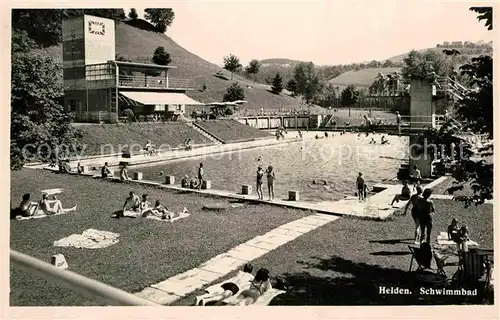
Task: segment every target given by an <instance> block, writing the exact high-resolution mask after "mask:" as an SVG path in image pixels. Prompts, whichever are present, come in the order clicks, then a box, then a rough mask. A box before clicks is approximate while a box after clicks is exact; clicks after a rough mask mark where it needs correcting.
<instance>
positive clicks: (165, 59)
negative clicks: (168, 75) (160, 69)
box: [151, 46, 172, 66]
mask: <svg viewBox="0 0 500 320" xmlns="http://www.w3.org/2000/svg"><path fill="white" fill-rule="evenodd" d="M151 61H153V63H154V64H159V65H161V66H168V64H169V63H170V62H171V61H172V60H171V59H170V54H169V53H168V52H166V51H165V48H164V47H161V46H160V47H157V48H156V49H155V52H154V53H153V58H152V59H151Z"/></svg>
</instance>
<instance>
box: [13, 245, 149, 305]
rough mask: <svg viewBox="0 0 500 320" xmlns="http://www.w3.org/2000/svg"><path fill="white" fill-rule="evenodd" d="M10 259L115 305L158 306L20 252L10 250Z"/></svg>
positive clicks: (50, 279) (75, 289) (31, 271)
mask: <svg viewBox="0 0 500 320" xmlns="http://www.w3.org/2000/svg"><path fill="white" fill-rule="evenodd" d="M10 261H11V263H13V264H14V265H16V266H17V267H18V268H19V269H22V270H24V271H26V272H28V273H31V274H33V275H37V276H40V277H42V278H44V279H45V280H48V281H52V282H54V283H57V284H58V285H60V286H63V287H65V288H68V289H70V290H72V291H75V292H77V293H80V294H83V295H85V296H87V297H88V298H90V299H93V300H98V301H100V302H105V303H107V304H108V305H113V306H158V304H155V303H153V302H151V301H149V300H145V299H142V298H139V297H137V296H135V295H133V294H131V293H128V292H125V291H122V290H120V289H117V288H114V287H111V286H109V285H107V284H104V283H102V282H99V281H96V280H92V279H89V278H87V277H84V276H82V275H79V274H77V273H74V272H71V271H68V270H63V269H60V268H57V267H55V266H53V265H51V264H49V263H46V262H43V261H41V260H38V259H36V258H33V257H31V256H28V255H25V254H22V253H20V252H17V251H14V250H10Z"/></svg>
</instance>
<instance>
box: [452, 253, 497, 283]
mask: <svg viewBox="0 0 500 320" xmlns="http://www.w3.org/2000/svg"><path fill="white" fill-rule="evenodd" d="M459 257H460V261H459V269H458V271H457V273H458V274H459V276H458V285H459V286H476V285H477V284H479V282H483V281H484V291H485V292H486V290H487V289H488V287H489V285H490V281H491V275H492V269H493V250H486V249H470V250H469V251H467V252H460V256H459ZM483 276H484V280H481V278H483Z"/></svg>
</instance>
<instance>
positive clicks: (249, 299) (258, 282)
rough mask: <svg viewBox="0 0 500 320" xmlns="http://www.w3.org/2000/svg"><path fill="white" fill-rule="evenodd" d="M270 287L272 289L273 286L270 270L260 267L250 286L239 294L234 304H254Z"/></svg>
mask: <svg viewBox="0 0 500 320" xmlns="http://www.w3.org/2000/svg"><path fill="white" fill-rule="evenodd" d="M270 289H272V286H271V281H270V279H269V270H267V269H265V268H262V269H259V270H258V271H257V273H256V275H255V278H254V279H253V280H252V282H251V283H250V288H248V289H246V290H243V291H242V292H241V293H240V294H239V295H238V297H237V298H236V301H235V302H234V305H238V306H248V305H250V304H254V303H255V301H257V299H259V297H260V296H262V295H263V294H264V293H266V292H267V291H268V290H270Z"/></svg>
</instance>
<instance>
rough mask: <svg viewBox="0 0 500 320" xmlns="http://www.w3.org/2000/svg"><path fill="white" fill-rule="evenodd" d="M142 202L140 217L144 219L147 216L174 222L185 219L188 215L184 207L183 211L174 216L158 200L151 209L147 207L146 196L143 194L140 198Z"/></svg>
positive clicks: (173, 213)
mask: <svg viewBox="0 0 500 320" xmlns="http://www.w3.org/2000/svg"><path fill="white" fill-rule="evenodd" d="M142 197H143V201H142V202H141V217H143V218H146V217H148V216H151V215H152V216H155V217H158V218H161V219H162V220H167V219H168V220H170V221H175V220H178V219H181V218H183V217H185V216H186V215H187V213H188V210H187V208H186V207H184V210H183V211H182V212H181V213H179V215H177V216H176V214H175V212H172V211H170V210H168V209H167V208H166V207H165V206H163V205H162V204H161V202H160V200H156V202H155V206H154V207H153V208H151V207H149V202H148V201H147V197H148V195H147V194H145V195H143V196H142Z"/></svg>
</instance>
